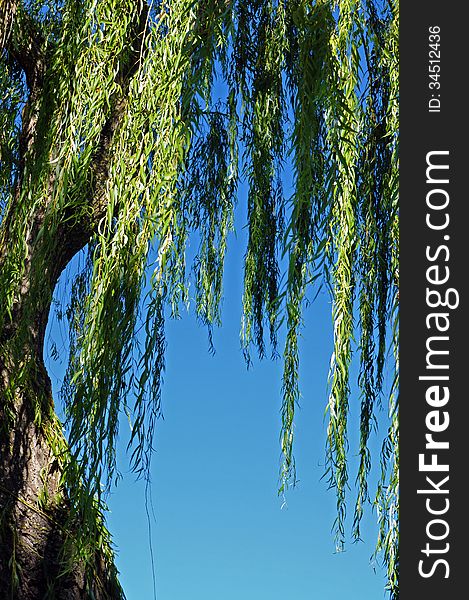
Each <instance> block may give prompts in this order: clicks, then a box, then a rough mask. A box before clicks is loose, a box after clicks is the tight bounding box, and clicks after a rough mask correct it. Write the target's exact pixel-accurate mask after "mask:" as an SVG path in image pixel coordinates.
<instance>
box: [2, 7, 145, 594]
mask: <svg viewBox="0 0 469 600" xmlns="http://www.w3.org/2000/svg"><path fill="white" fill-rule="evenodd" d="M16 12H17V1H15V0H0V22H1V24H2V28H3V30H1V29H0V51H3V50H2V48H3V49H5V51H6V52H7V53H8V56H9V58H10V59H11V60H13V61H14V62H15V63H16V64H17V65H18V66H19V67H20V68H21V69H22V70H23V72H24V74H25V78H26V82H27V88H28V98H27V101H26V104H25V108H24V110H23V114H22V124H21V136H20V140H19V163H18V166H19V168H18V178H17V182H16V188H15V192H14V194H15V198H16V199H18V198H19V197H20V194H21V192H22V187H23V186H25V185H27V182H25V181H23V174H24V168H25V161H26V160H30V159H31V156H32V155H33V154H34V144H35V138H36V128H37V120H38V114H37V111H36V106H37V100H38V98H39V97H40V94H41V93H42V88H43V83H44V80H45V78H46V77H47V59H46V56H44V54H43V52H42V46H43V40H42V39H41V36H40V34H39V33H37V32H36V31H34V30H33V23H32V22H31V23H29V22H28V21H27V20H25V21H23V22H22V23H21V26H22V27H23V28H24V29H23V33H24V34H25V35H23V36H22V38H21V41H19V42H18V40H16V41H15V43H13V42H12V41H11V35H10V32H11V29H12V23H13V19H15V13H16ZM146 16H147V15H146V12H145V10H142V12H141V15H140V18H139V19H138V24H137V28H136V29H137V30H136V29H134V30H133V31H131V32H129V35H131V36H132V38H133V39H134V40H137V43H136V44H135V46H134V48H135V53H134V58H133V59H132V60H133V61H134V62H133V64H127V65H123V68H124V69H125V77H126V78H128V80H129V79H130V77H131V76H132V74H133V72H134V70H135V66H136V63H135V61H136V58H135V57H136V56H138V53H139V51H140V48H139V47H138V44H139V43H140V42H139V41H138V40H140V39H141V34H142V32H143V28H144V27H145V24H146ZM117 76H118V77H122V76H123V74H122V73H118V74H117ZM122 89H124V90H125V86H123V88H122ZM124 107H125V95H123V96H122V97H121V98H116V99H115V102H114V105H113V107H112V109H111V110H110V114H109V118H108V120H107V122H106V123H105V125H104V127H103V129H102V132H101V136H100V140H99V144H98V145H97V147H96V150H95V155H94V156H95V160H94V161H93V166H92V169H93V174H92V175H93V176H92V177H91V178H90V179H92V181H93V188H92V189H90V195H89V197H88V198H86V199H84V201H85V202H86V203H88V205H89V208H90V209H91V211H89V212H88V214H89V215H90V214H91V215H92V217H91V218H88V220H87V222H86V223H85V222H82V221H81V220H80V219H75V218H70V217H73V215H68V214H64V215H62V216H61V217H62V218H61V220H60V221H59V226H58V230H57V235H56V236H55V241H54V244H53V246H52V248H51V247H48V250H47V255H45V254H44V248H43V247H42V244H41V228H42V227H43V225H44V218H45V213H46V212H47V202H45V203H44V205H42V206H41V207H40V208H38V209H37V210H36V212H35V213H34V214H30V215H29V218H28V223H27V224H26V231H27V233H26V239H25V240H24V242H25V244H26V247H27V259H26V264H25V269H24V273H23V276H22V279H21V282H20V284H19V286H18V289H17V291H16V293H15V299H14V303H13V306H12V307H11V320H9V321H8V322H6V323H4V325H3V327H1V328H0V597H1V598H9V599H12V600H13V599H15V600H43V599H45V598H47V599H50V600H52V599H57V600H85V599H88V598H94V600H118V599H121V598H122V590H121V588H120V586H119V584H118V582H117V579H116V571H115V569H114V567H113V565H109V564H106V560H105V559H104V557H102V556H96V560H95V561H94V573H93V582H92V583H91V586H90V584H89V582H88V584H86V582H85V573H84V569H83V564H81V563H80V562H79V561H77V562H76V564H74V565H73V567H72V568H71V569H69V570H68V571H67V572H64V564H65V561H66V560H67V556H65V552H66V550H65V548H67V544H68V543H70V542H71V543H72V544H73V531H69V530H67V527H70V524H69V519H68V514H69V508H68V503H67V492H66V489H64V484H63V482H62V475H63V473H62V467H61V461H60V460H59V459H58V457H57V456H56V453H55V451H54V449H53V448H52V447H51V439H57V438H58V437H61V436H62V432H61V427H60V423H59V422H58V420H57V418H56V416H55V411H54V405H53V399H52V390H51V382H50V379H49V377H48V375H47V371H46V368H45V366H44V361H43V345H44V336H45V330H46V326H47V320H48V316H49V310H50V307H51V302H52V294H53V290H54V288H55V285H56V283H57V281H58V279H59V277H60V274H61V273H62V271H63V270H64V268H65V267H66V266H67V264H68V263H69V262H70V260H71V259H72V258H73V256H74V255H75V254H76V253H77V252H79V251H80V250H81V249H82V248H83V247H84V246H86V244H87V243H88V242H89V241H90V239H91V236H92V235H93V231H94V228H95V227H96V224H97V223H98V221H99V219H100V217H101V216H102V214H103V212H104V211H105V201H104V195H103V191H102V190H103V189H104V182H105V179H106V176H107V162H108V158H109V152H110V145H111V141H112V137H113V135H114V133H115V131H116V129H117V128H118V126H119V122H120V117H121V115H122V113H123V110H124ZM15 218H20V217H19V215H18V214H17V210H16V203H15V201H13V202H12V203H11V205H10V206H9V209H8V211H7V213H6V214H5V215H4V219H3V222H2V236H1V237H0V269H2V268H3V266H4V265H5V262H6V259H7V257H8V253H9V252H10V251H11V249H12V248H14V247H15V244H16V243H17V241H18V240H15V239H12V235H11V232H10V227H9V226H10V224H11V223H13V222H14V219H15ZM39 256H40V257H41V268H40V269H36V265H35V262H36V259H37V257H39ZM44 265H45V266H44ZM31 298H35V300H34V304H33V303H32V302H31V301H30V299H31ZM38 298H40V300H39V301H38V300H37V299H38ZM24 327H26V328H27V331H28V334H27V336H26V338H25V336H24V331H25V330H24ZM22 328H23V329H22ZM20 333H21V338H20V337H19V335H20ZM18 339H21V351H20V353H18ZM24 339H26V340H27V341H26V342H25V341H24ZM14 349H15V350H14ZM24 366H27V370H26V371H25V373H27V375H26V377H24V376H23V377H22V379H21V384H20V385H19V386H16V384H13V385H12V382H14V381H15V379H16V375H17V372H18V370H19V369H23V367H24ZM7 395H8V398H7ZM37 406H39V407H41V408H40V418H39V419H38V414H37ZM34 407H36V409H35V408H34ZM62 439H63V438H62ZM64 524H67V526H66V527H65V526H64ZM74 526H75V527H80V524H79V522H76V523H75V525H74Z"/></svg>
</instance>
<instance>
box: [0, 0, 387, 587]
mask: <svg viewBox="0 0 469 600" xmlns="http://www.w3.org/2000/svg"><path fill="white" fill-rule="evenodd" d="M18 6H19V8H18V14H17V18H16V19H15V24H14V25H13V26H12V31H11V34H10V35H11V43H10V46H9V47H10V51H8V50H7V51H5V52H3V54H2V55H1V56H0V136H1V137H0V150H1V167H2V168H1V176H0V199H1V209H2V228H1V230H0V248H1V247H3V248H4V247H6V246H7V245H9V249H8V252H7V253H5V256H4V257H3V264H2V271H1V274H0V290H1V291H0V298H1V302H0V307H1V308H0V325H2V326H3V325H5V324H8V322H10V321H11V320H12V318H13V317H12V308H13V306H14V304H15V299H16V298H17V294H18V288H19V287H20V286H21V282H22V281H23V280H24V278H25V277H26V276H27V277H28V279H29V280H30V281H32V282H37V285H35V286H34V285H32V284H31V293H30V295H29V299H28V306H29V309H28V306H27V307H26V309H25V314H26V316H27V314H28V310H30V311H32V310H33V308H34V307H36V306H37V305H38V303H43V304H44V305H48V303H50V301H51V298H52V293H53V287H54V285H55V280H54V278H53V277H51V278H47V277H45V278H44V277H41V273H42V272H43V271H44V268H46V267H47V265H48V264H49V262H48V261H50V260H51V259H53V257H54V256H56V254H55V253H56V251H57V243H58V240H59V239H60V236H63V235H67V232H68V234H69V235H73V233H74V232H75V231H76V230H79V231H80V232H81V233H82V235H83V236H84V238H85V239H84V242H83V243H82V244H81V246H80V247H77V249H76V250H79V249H80V248H81V247H82V246H83V245H84V244H85V243H87V242H88V250H87V252H88V257H87V259H86V261H85V264H84V266H83V269H82V270H81V271H80V272H79V273H78V275H77V276H76V279H75V282H74V284H73V289H72V293H71V301H70V303H69V305H68V308H67V309H66V313H67V317H68V323H69V331H70V362H69V367H68V370H67V375H66V379H65V382H64V386H63V390H62V397H63V401H64V403H65V406H66V411H67V424H66V425H67V431H68V447H69V451H67V452H69V458H68V459H67V460H66V461H65V462H64V468H65V483H66V486H67V489H68V490H69V493H70V499H71V501H72V504H73V505H74V506H75V507H76V510H77V512H78V513H80V518H82V519H84V522H85V526H84V529H83V531H84V532H85V533H84V534H83V536H82V537H83V546H82V547H83V548H84V547H85V546H86V538H87V536H88V540H89V539H94V540H97V539H98V538H99V536H101V537H102V535H103V534H102V531H103V529H102V525H99V527H98V529H96V524H94V525H93V522H94V523H96V522H97V523H101V524H102V516H101V515H102V513H103V511H104V493H103V492H105V491H106V490H108V489H109V486H110V485H111V483H112V482H113V481H115V480H116V478H117V477H118V470H117V465H116V440H117V435H118V427H119V417H120V415H121V414H122V413H123V412H125V413H126V414H127V415H128V416H129V419H130V421H131V425H132V430H131V436H130V440H129V448H130V452H131V461H132V465H133V468H134V469H135V470H136V471H137V472H139V473H142V474H145V473H146V472H147V471H148V468H149V460H150V456H151V440H152V436H153V432H154V429H155V424H156V420H157V418H158V416H159V410H160V395H161V376H162V372H163V370H164V350H165V338H164V320H165V315H166V314H167V313H168V310H167V309H169V312H170V313H171V314H172V315H173V316H178V315H179V311H180V308H181V306H182V305H184V304H187V303H188V302H189V284H190V281H191V279H193V283H194V286H195V309H196V312H197V315H198V316H199V318H200V320H201V322H202V323H204V324H205V325H206V326H207V327H208V329H209V332H211V331H212V328H213V326H215V325H219V324H220V323H221V312H220V304H221V300H222V295H223V270H224V256H225V251H226V247H227V237H228V234H229V232H230V231H231V230H232V229H233V214H234V206H235V199H236V192H237V185H238V181H239V179H240V177H242V176H244V177H245V178H246V180H247V182H248V197H247V228H248V243H247V248H246V254H245V265H244V267H245V268H244V295H243V317H242V332H241V343H242V347H243V350H244V352H245V355H246V358H247V360H248V361H249V360H250V359H249V356H250V353H251V351H252V347H253V346H254V347H255V348H257V351H258V353H259V355H260V356H261V357H263V356H264V355H265V354H266V340H265V337H266V336H265V330H266V329H267V331H268V335H269V338H270V345H271V348H272V352H273V354H276V353H277V344H278V340H277V337H278V332H279V329H280V328H281V327H282V324H284V325H285V346H284V349H283V364H284V373H283V403H282V410H281V414H282V431H281V436H280V442H281V449H282V453H283V463H282V466H281V470H280V493H282V494H283V493H285V491H286V489H287V488H288V486H289V485H291V484H294V481H295V464H294V454H293V439H294V436H293V431H294V417H295V407H296V405H297V404H298V400H299V398H300V390H299V381H298V380H299V365H300V355H299V347H298V339H299V337H300V333H301V328H302V321H303V318H302V314H303V309H304V306H305V304H306V303H307V301H308V295H310V294H311V293H313V294H314V293H315V292H316V291H317V289H318V286H319V285H320V284H321V281H325V282H326V284H327V286H328V288H329V290H330V292H331V297H332V318H333V327H334V351H333V356H332V359H331V370H330V396H329V402H328V406H327V411H328V415H329V425H328V430H327V447H326V458H327V474H328V477H329V481H330V484H331V486H332V487H334V488H335V490H336V494H337V520H336V527H335V534H336V542H337V545H338V547H339V548H340V547H342V545H343V543H344V538H345V530H344V524H345V516H346V501H347V496H348V487H349V475H348V460H347V457H348V450H349V448H348V436H347V429H348V414H349V402H350V401H351V399H350V378H349V373H350V366H351V362H352V355H353V352H354V349H358V354H359V362H360V374H359V382H358V383H359V389H360V398H359V399H358V401H359V403H360V415H361V416H360V442H359V451H358V452H359V456H360V464H359V470H358V474H357V499H356V503H355V511H354V527H353V529H354V531H353V533H354V536H355V537H356V538H359V537H360V520H361V517H362V514H363V509H364V506H365V505H366V504H367V503H369V502H370V495H369V490H368V480H369V475H370V471H371V459H372V457H371V453H370V450H369V448H368V442H369V436H370V432H371V430H372V427H373V424H374V423H375V420H376V419H375V415H376V412H375V409H376V406H377V405H379V403H380V401H381V398H382V395H383V372H384V365H385V361H386V360H389V361H391V362H392V361H393V360H394V365H393V369H394V372H395V374H396V380H395V383H394V385H393V388H392V390H391V394H390V399H389V412H390V420H391V425H390V429H389V431H388V433H387V435H386V437H385V440H384V444H383V451H382V455H381V466H382V478H381V481H380V484H379V489H378V493H377V496H376V499H375V505H376V507H377V509H378V517H379V524H380V532H379V538H378V544H377V550H378V551H382V552H383V557H384V561H385V563H386V564H387V567H388V579H389V589H390V594H391V597H392V598H397V597H398V575H397V574H398V420H397V386H398V384H397V373H398V365H397V344H398V324H397V320H398V306H397V305H398V211H397V194H398V175H397V173H398V172H397V167H398V147H397V132H398V46H397V40H398V18H399V15H398V5H397V2H394V1H391V2H389V3H383V2H380V1H378V0H335V1H332V0H315V1H313V2H311V1H306V0H295V1H293V0H249V1H248V2H238V1H230V0H210V1H208V2H203V3H198V2H195V1H193V0H172V1H171V2H167V3H163V2H153V3H151V4H150V5H147V4H146V3H145V2H137V3H136V2H132V1H130V0H93V1H90V0H64V1H63V2H54V1H52V0H49V1H48V2H41V1H40V0H31V1H30V2H28V3H24V4H22V3H20V4H19V5H18ZM33 30H34V31H35V32H37V36H38V37H37V38H36V39H40V40H41V47H42V57H43V58H42V60H43V62H44V65H45V67H44V74H43V81H42V87H41V90H40V92H41V93H40V94H33V93H32V92H31V93H30V96H29V100H28V102H27V103H26V105H25V104H24V102H25V100H26V99H27V96H28V90H27V87H28V86H27V85H26V83H27V82H26V81H25V79H24V76H23V75H22V73H21V70H20V69H19V68H18V65H17V63H16V62H15V60H14V58H15V56H16V54H15V53H18V52H19V51H20V49H21V47H22V44H23V42H22V40H23V41H24V37H25V36H26V34H27V33H28V32H30V31H33ZM217 79H219V80H220V79H221V82H219V83H218V84H217ZM29 87H31V86H29ZM31 89H32V88H31ZM22 111H23V114H22ZM24 111H27V114H26V116H25V114H24ZM30 115H34V119H35V121H34V122H35V135H34V137H33V140H32V141H31V143H29V145H27V146H26V147H23V148H22V147H21V144H23V146H24V144H25V141H24V139H23V138H24V135H22V133H21V122H22V121H23V123H24V122H25V120H26V118H27V117H29V116H30ZM286 166H287V167H290V166H291V170H292V175H293V188H292V193H291V195H290V197H288V198H286V197H285V194H284V191H283V189H282V180H283V172H284V169H285V167H286ZM38 213H40V214H41V215H43V219H42V222H41V223H40V231H39V234H38V233H37V231H35V230H34V227H35V215H37V214H38ZM64 227H65V230H64ZM64 231H65V234H64ZM83 232H85V233H84V234H83ZM34 236H35V238H34V239H35V245H34V261H33V264H30V263H31V261H30V258H31V253H32V250H31V246H30V245H28V243H27V242H28V240H30V239H31V238H32V237H34ZM190 239H194V240H195V241H196V243H197V246H198V252H197V255H196V258H195V262H194V265H193V268H192V269H190V268H188V267H187V265H186V261H185V256H186V248H187V245H188V242H189V240H190ZM11 240H14V244H11V243H10V242H11ZM63 308H64V312H65V307H63ZM24 321H25V322H26V323H27V318H26V317H25V319H24ZM23 329H24V330H21V331H22V333H21V332H20V335H18V336H17V346H16V349H15V348H13V349H12V352H13V353H15V352H16V354H15V356H17V357H18V358H17V360H18V361H19V362H20V363H21V359H20V357H21V352H22V348H23V347H24V343H25V340H26V339H27V337H28V335H31V333H30V330H29V329H28V327H27V325H25V326H24V328H23ZM389 330H391V331H392V335H391V336H389V335H388V333H387V332H388V331H389ZM139 331H143V332H144V336H143V339H144V341H143V343H141V342H140V341H139V340H140V339H141V338H140V337H139V336H138V332H139ZM389 337H391V339H388V338H389ZM355 338H356V339H357V340H358V342H357V344H355V342H354V339H355ZM389 347H391V349H392V351H391V352H389ZM392 356H394V359H393V358H392ZM41 410H42V408H41V407H38V408H37V411H38V413H39V414H40V413H41ZM57 443H58V442H57ZM59 445H60V444H59ZM62 451H63V448H62ZM93 520H94V521H93ZM98 530H99V531H98ZM85 554H86V552H85Z"/></svg>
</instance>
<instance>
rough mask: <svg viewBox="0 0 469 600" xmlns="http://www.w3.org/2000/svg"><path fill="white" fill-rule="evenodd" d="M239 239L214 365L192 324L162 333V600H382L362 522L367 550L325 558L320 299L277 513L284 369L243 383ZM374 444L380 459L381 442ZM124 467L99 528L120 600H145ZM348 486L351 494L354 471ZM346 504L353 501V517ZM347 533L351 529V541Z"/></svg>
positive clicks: (369, 527) (325, 341) (156, 523)
mask: <svg viewBox="0 0 469 600" xmlns="http://www.w3.org/2000/svg"><path fill="white" fill-rule="evenodd" d="M245 235H246V232H245V230H239V231H238V237H237V238H235V236H232V237H231V240H230V242H231V243H230V245H229V252H228V259H227V270H226V277H225V300H224V311H223V314H224V325H223V327H222V328H221V329H219V330H217V331H216V332H215V336H214V340H215V348H216V354H215V356H211V355H210V354H209V352H208V341H207V332H206V330H205V329H204V328H203V327H202V326H200V325H198V324H197V323H196V321H195V319H194V317H193V315H187V314H186V315H183V318H182V319H181V320H179V321H171V322H168V324H167V341H168V351H167V369H166V373H165V378H164V379H165V383H164V388H163V399H162V405H163V414H164V420H160V421H159V423H158V427H157V432H156V439H155V449H156V452H155V454H154V457H153V463H152V497H153V505H154V514H155V519H153V518H152V520H151V523H152V531H151V534H152V535H151V543H152V547H153V553H154V559H155V574H156V588H157V600H285V599H287V600H314V599H318V600H379V599H381V598H385V593H384V581H385V580H384V570H383V569H382V568H381V567H379V565H374V566H375V567H376V571H374V569H373V568H372V566H371V565H370V557H371V555H372V553H373V549H374V544H375V540H376V526H375V521H376V517H375V515H372V514H371V511H368V513H367V515H366V518H365V523H364V528H363V537H364V542H363V543H358V544H353V543H352V541H351V538H350V537H349V541H348V543H347V545H346V551H345V552H343V553H340V554H336V553H335V552H334V541H333V536H332V533H331V527H332V524H333V521H334V518H335V496H334V491H333V490H327V482H326V481H325V480H321V477H322V475H323V473H324V466H323V464H324V447H325V432H326V426H327V423H326V421H325V419H324V407H325V405H326V402H327V373H328V366H329V360H330V354H331V342H332V337H331V336H332V322H331V313H330V305H329V299H328V296H327V293H326V292H325V291H323V292H321V293H320V294H319V296H318V298H317V299H316V301H315V302H314V303H313V304H312V305H311V306H310V307H309V308H308V309H307V311H306V327H305V329H304V330H303V340H302V357H301V388H302V394H303V398H302V400H301V408H300V409H298V411H297V417H296V434H295V436H296V437H295V457H296V464H297V476H298V479H299V483H298V485H297V487H296V488H295V489H292V490H290V491H289V492H288V495H287V507H284V508H283V509H281V506H282V501H281V499H280V498H279V497H278V496H277V486H278V470H279V464H280V445H279V433H280V402H281V396H280V388H281V361H277V362H276V363H272V362H271V361H269V360H266V361H263V362H259V361H257V360H256V361H254V366H253V368H251V369H250V370H249V371H248V370H247V369H246V365H245V363H244V360H243V356H242V353H241V351H240V344H239V329H240V314H241V289H242V265H243V253H244V249H245V244H244V237H245ZM55 327H56V326H54V325H53V326H52V333H53V334H54V335H55V336H56V337H57V335H58V332H57V331H54V329H55ZM46 339H47V338H46ZM58 342H59V343H60V337H59V338H58ZM59 343H58V345H59ZM49 365H50V369H51V378H52V381H53V385H54V388H55V390H57V386H58V378H59V377H60V373H61V371H62V367H60V365H59V364H58V363H54V362H51V361H49ZM357 400H358V399H357V397H356V394H355V396H354V398H353V399H352V406H354V407H355V410H354V411H352V424H351V425H352V426H351V428H350V442H351V444H350V445H351V455H353V454H355V453H356V448H357V437H356V434H355V432H356V431H357V430H358V427H357V420H356V419H357V417H358V408H357V407H358V402H357ZM385 414H386V410H385V409H384V411H383V416H384V417H385ZM354 417H355V419H354ZM126 433H127V432H124V431H123V432H122V447H123V448H124V447H125V445H126V443H127V435H126ZM373 440H374V442H375V444H374V445H375V447H378V442H379V445H380V441H379V439H378V438H377V437H376V436H374V437H373ZM377 463H378V460H377V458H375V464H377ZM121 466H122V470H123V472H124V479H123V481H121V483H120V484H119V487H118V488H117V490H115V492H114V493H113V495H112V497H111V498H110V501H109V506H110V509H111V513H110V515H109V519H108V524H109V528H110V530H111V532H112V533H113V536H114V542H115V545H116V547H117V553H118V557H117V565H118V568H119V570H120V572H121V581H122V584H123V586H124V589H125V591H126V594H127V598H128V600H152V599H153V598H154V596H153V579H152V570H151V560H150V549H149V548H150V537H149V532H148V520H147V516H146V512H145V502H144V497H145V494H144V484H143V482H135V477H134V475H133V474H129V473H127V474H126V473H125V472H126V469H127V465H126V463H125V462H123V463H122V464H121ZM350 475H351V477H350V480H351V482H352V484H353V481H354V478H355V470H354V463H353V461H352V463H351V472H350ZM353 501H354V495H353V493H352V494H351V495H350V504H349V513H350V515H351V513H352V511H353ZM350 529H351V520H350V521H349V528H348V533H349V532H350Z"/></svg>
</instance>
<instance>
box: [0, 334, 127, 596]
mask: <svg viewBox="0 0 469 600" xmlns="http://www.w3.org/2000/svg"><path fill="white" fill-rule="evenodd" d="M1 339H2V336H1V335H0V340H1ZM3 339H4V336H3ZM9 346H10V344H6V348H8V347H9ZM41 351H42V347H41ZM25 356H28V359H29V361H31V360H32V361H34V362H35V365H34V369H32V370H31V369H29V370H28V371H27V372H29V373H35V376H34V377H30V376H28V377H25V378H24V379H23V380H22V381H21V383H20V385H19V386H16V384H15V383H14V380H15V376H16V373H15V372H14V370H13V369H14V368H15V367H16V368H18V365H14V364H12V361H11V355H10V353H9V352H8V350H5V346H3V348H2V345H0V373H1V376H0V422H1V424H2V427H1V431H0V510H1V513H0V590H1V594H0V596H1V598H5V599H7V598H8V599H11V600H45V599H48V600H84V599H91V598H93V599H96V600H118V599H121V598H122V591H121V588H120V586H119V584H118V582H117V577H116V574H117V572H116V569H115V567H114V565H113V563H112V554H107V555H106V557H105V553H103V552H102V551H100V550H99V549H97V550H96V552H95V555H94V557H93V559H92V563H91V568H90V562H89V561H88V563H87V564H85V563H84V562H83V561H81V560H79V559H78V558H74V544H75V534H76V532H77V531H79V528H80V522H79V517H78V516H77V515H74V516H73V517H71V512H70V503H69V501H68V497H67V491H66V488H65V486H64V484H63V482H62V477H63V475H64V473H63V465H64V457H63V456H60V455H59V453H58V451H57V448H62V450H63V449H64V448H66V444H65V441H64V439H63V434H62V431H61V425H60V423H59V421H58V419H57V418H56V417H55V414H54V409H53V402H52V395H51V384H50V380H49V377H48V375H47V373H46V370H45V368H44V365H43V362H42V356H41V355H39V356H40V357H41V358H39V359H38V354H37V352H35V350H34V349H32V350H31V349H30V351H29V352H28V351H26V352H25ZM29 366H31V365H29ZM12 382H13V385H12ZM12 389H13V390H14V392H13V393H14V395H13V397H12ZM38 406H40V407H41V410H40V416H39V413H38V410H37V407H38ZM35 407H36V410H35ZM58 441H59V442H60V443H59V444H57V442H58ZM109 556H111V562H110V561H109ZM71 561H72V562H71Z"/></svg>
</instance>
